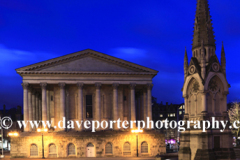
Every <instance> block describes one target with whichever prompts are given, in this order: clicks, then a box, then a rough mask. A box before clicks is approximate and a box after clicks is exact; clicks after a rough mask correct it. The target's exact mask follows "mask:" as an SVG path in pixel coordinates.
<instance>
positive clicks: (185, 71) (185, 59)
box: [184, 47, 188, 78]
mask: <svg viewBox="0 0 240 160" xmlns="http://www.w3.org/2000/svg"><path fill="white" fill-rule="evenodd" d="M187 70H188V56H187V48H186V47H185V55H184V77H185V78H186V77H187Z"/></svg>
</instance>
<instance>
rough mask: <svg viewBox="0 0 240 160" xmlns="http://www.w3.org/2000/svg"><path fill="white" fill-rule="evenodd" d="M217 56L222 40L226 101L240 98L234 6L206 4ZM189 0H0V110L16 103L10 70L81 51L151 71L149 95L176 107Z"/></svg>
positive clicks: (189, 25)
mask: <svg viewBox="0 0 240 160" xmlns="http://www.w3.org/2000/svg"><path fill="white" fill-rule="evenodd" d="M209 5H210V13H211V16H212V19H213V21H212V22H213V27H214V31H215V36H216V37H215V39H216V44H217V46H216V47H217V50H216V53H217V56H218V58H220V52H221V43H222V41H224V45H225V52H226V59H227V66H226V67H227V68H226V70H227V80H228V82H229V84H230V85H231V88H230V90H229V92H230V94H229V95H228V101H235V100H238V99H240V79H239V78H240V71H239V65H240V63H239V62H240V59H239V58H240V56H239V54H240V45H239V44H240V13H239V12H240V11H239V8H240V1H239V0H230V1H229V0H218V1H216V0H209ZM195 10H196V0H191V1H190V0H181V1H179V0H151V1H146V0H145V1H143V0H131V1H125V0H101V1H100V0H87V1H83V0H70V1H67V0H65V1H63V0H57V1H50V0H36V1H35V0H34V1H33V0H21V1H19V0H1V1H0V69H1V74H0V108H2V106H3V104H6V106H7V107H16V106H17V105H21V106H22V96H23V94H22V92H23V91H22V86H21V82H22V78H21V76H20V75H18V74H17V73H16V71H15V69H16V68H20V67H23V66H26V65H30V64H33V63H37V62H41V61H44V60H48V59H50V58H55V57H58V56H63V55H65V54H69V53H72V52H76V51H81V50H84V49H87V48H90V49H93V50H96V51H99V52H102V53H105V54H109V55H112V56H115V57H118V58H122V59H124V60H128V61H130V62H134V63H137V64H140V65H143V66H146V67H149V68H152V69H155V70H158V71H159V73H158V75H157V76H156V77H155V78H154V79H153V83H154V87H153V96H154V97H156V98H157V100H158V102H161V101H162V102H163V103H165V102H169V103H182V102H183V98H182V92H181V89H182V86H183V81H184V73H183V59H184V50H185V46H186V47H187V51H188V58H189V60H190V57H191V55H192V52H191V44H192V35H193V23H194V17H195Z"/></svg>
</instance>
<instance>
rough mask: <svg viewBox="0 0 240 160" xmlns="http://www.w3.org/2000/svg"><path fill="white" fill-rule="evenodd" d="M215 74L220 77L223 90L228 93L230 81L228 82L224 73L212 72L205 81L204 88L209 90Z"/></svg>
mask: <svg viewBox="0 0 240 160" xmlns="http://www.w3.org/2000/svg"><path fill="white" fill-rule="evenodd" d="M214 76H217V77H218V78H219V79H220V81H221V82H222V85H223V92H226V93H228V82H227V80H226V78H225V76H224V75H223V74H222V73H214V72H210V73H209V75H208V77H207V79H206V81H205V85H204V90H205V91H207V90H208V86H209V83H210V81H211V79H212V78H214Z"/></svg>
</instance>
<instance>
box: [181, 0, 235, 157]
mask: <svg viewBox="0 0 240 160" xmlns="http://www.w3.org/2000/svg"><path fill="white" fill-rule="evenodd" d="M210 17H211V16H210V12H209V8H208V1H207V0H198V1H197V11H196V17H195V25H194V36H193V37H194V38H193V44H192V58H191V61H190V63H189V64H188V56H187V51H185V58H184V75H185V81H184V85H183V89H182V92H183V98H184V101H185V115H184V120H189V121H196V120H199V121H203V120H208V121H211V119H212V117H215V119H216V120H218V121H219V120H222V121H225V122H226V121H227V120H228V116H227V94H228V88H229V87H230V85H229V84H228V82H227V79H226V59H225V51H224V47H223V46H222V51H221V63H219V60H218V57H217V56H216V53H215V50H216V46H215V40H214V35H213V28H212V23H211V19H210ZM192 126H193V124H192ZM226 128H227V129H226V130H225V131H224V132H220V129H218V130H214V129H208V130H207V132H202V129H200V130H199V129H193V127H192V128H191V129H190V130H187V131H186V132H183V133H181V138H180V139H181V141H180V143H181V145H180V151H179V160H200V159H204V160H210V159H211V160H218V159H235V154H234V151H233V146H232V134H231V130H230V129H229V127H228V126H227V127H226Z"/></svg>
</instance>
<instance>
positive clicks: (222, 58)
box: [221, 42, 226, 76]
mask: <svg viewBox="0 0 240 160" xmlns="http://www.w3.org/2000/svg"><path fill="white" fill-rule="evenodd" d="M221 65H222V70H223V73H224V74H225V76H226V56H225V51H224V46H223V42H222V51H221Z"/></svg>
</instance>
